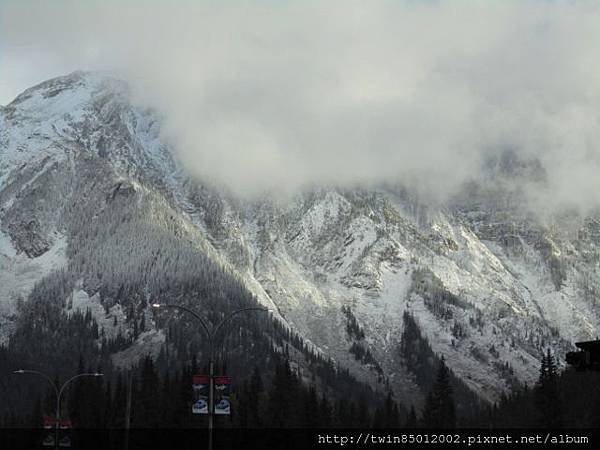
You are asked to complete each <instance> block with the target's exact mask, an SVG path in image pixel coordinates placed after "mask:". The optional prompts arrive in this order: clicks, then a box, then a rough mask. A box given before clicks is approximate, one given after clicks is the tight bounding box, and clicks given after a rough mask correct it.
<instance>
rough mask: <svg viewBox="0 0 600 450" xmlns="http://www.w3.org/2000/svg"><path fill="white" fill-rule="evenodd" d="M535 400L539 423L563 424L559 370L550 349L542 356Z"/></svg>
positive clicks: (547, 424) (547, 425)
mask: <svg viewBox="0 0 600 450" xmlns="http://www.w3.org/2000/svg"><path fill="white" fill-rule="evenodd" d="M535 402H536V406H537V409H538V420H539V425H541V426H545V427H548V428H559V427H560V426H561V425H562V418H561V401H560V393H559V388H558V371H557V367H556V361H555V359H554V355H552V353H551V352H550V349H548V350H547V352H546V355H545V356H542V362H541V366H540V376H539V379H538V382H537V384H536V386H535Z"/></svg>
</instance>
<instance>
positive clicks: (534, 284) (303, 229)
mask: <svg viewBox="0 0 600 450" xmlns="http://www.w3.org/2000/svg"><path fill="white" fill-rule="evenodd" d="M503 161H504V162H502V163H498V164H500V165H501V166H502V170H501V172H502V176H509V177H510V176H513V175H514V174H515V173H516V174H517V175H518V176H526V177H527V176H529V175H530V174H531V173H534V174H536V173H539V170H541V169H539V168H538V169H536V164H535V163H521V162H519V161H515V160H514V158H513V157H508V158H507V159H505V160H503ZM511 164H513V165H516V166H517V169H518V170H516V171H513V170H512V169H511V170H509V169H510V167H509V166H510V165H511ZM524 164H525V165H526V166H527V164H529V166H531V167H533V169H531V170H533V172H531V170H530V169H526V168H525V169H523V167H524ZM529 166H527V167H529ZM536 176H537V175H536ZM534 178H535V177H534ZM540 179H543V177H542V178H540ZM533 181H534V182H537V181H538V179H537V178H535V179H534V180H533ZM519 195H521V192H520V191H519V190H518V189H512V187H510V188H509V189H504V186H501V187H497V186H495V185H493V184H492V185H489V186H484V185H482V184H481V183H479V184H476V185H471V187H469V186H465V189H464V190H463V191H462V192H461V193H460V194H458V195H457V196H455V197H454V198H452V199H451V200H450V201H448V202H446V204H444V205H442V206H441V207H439V206H438V207H433V206H430V205H428V204H426V203H425V202H423V201H420V200H419V198H418V196H417V195H416V193H415V192H414V191H411V189H410V186H408V187H403V186H383V185H382V186H381V187H372V188H368V189H367V188H357V189H348V188H341V187H328V188H325V187H323V188H315V189H310V190H306V191H303V192H299V193H297V194H295V195H294V196H292V198H290V199H289V201H287V202H285V203H284V204H281V202H276V201H271V200H270V199H268V198H261V199H243V198H237V197H236V196H235V195H234V194H232V193H227V192H226V190H225V189H219V188H218V187H215V186H214V185H210V184H207V183H203V182H202V180H197V179H194V178H193V177H191V176H189V175H188V174H186V172H185V169H184V165H183V164H182V163H181V162H180V161H178V160H177V157H176V154H174V153H173V152H172V149H171V148H170V147H169V146H168V145H167V144H166V143H164V142H163V141H162V139H161V129H160V119H159V118H158V117H157V116H156V114H155V113H153V112H152V111H150V110H147V109H143V108H139V107H136V106H134V105H133V104H132V103H131V102H130V99H129V98H128V97H127V89H126V85H125V84H123V83H121V82H118V81H115V80H114V79H112V78H105V77H103V76H100V75H97V74H93V73H85V72H75V73H73V74H71V75H68V76H66V77H59V78H56V79H54V80H49V81H47V82H44V83H41V84H39V85H37V86H35V87H33V88H30V89H28V90H26V91H25V92H24V93H23V94H21V95H19V96H18V97H17V98H16V99H15V100H14V101H13V102H11V103H10V104H9V105H7V106H6V107H4V108H3V109H2V110H0V244H1V245H0V262H1V263H2V267H3V272H4V273H3V275H2V276H3V278H4V279H5V280H12V282H10V283H9V282H6V284H5V285H4V286H3V288H2V291H1V292H0V335H1V336H3V338H4V339H8V334H10V329H11V327H10V323H11V321H12V319H11V317H13V315H14V314H15V312H14V305H15V302H16V298H17V297H19V296H20V297H27V295H28V294H29V292H30V290H31V288H32V284H33V283H32V282H31V280H30V282H29V283H27V284H26V285H25V286H24V287H21V288H17V287H16V284H17V283H16V282H15V280H20V279H22V275H20V274H22V273H23V271H25V272H27V271H30V272H31V273H32V274H34V275H35V276H33V277H32V280H34V281H35V280H38V279H40V277H44V276H48V274H50V273H51V272H52V270H54V269H56V268H57V267H60V266H61V265H62V266H66V265H69V264H74V261H76V260H78V259H77V258H81V254H82V253H81V250H77V246H78V242H88V240H89V239H90V238H89V236H88V237H86V236H87V234H86V233H88V234H89V233H90V230H92V229H98V230H99V231H98V232H99V233H101V234H102V233H105V234H106V233H108V230H110V229H113V228H114V229H123V230H125V232H126V235H128V236H129V239H132V240H134V241H135V240H136V239H138V238H137V237H136V236H135V233H129V232H128V231H127V230H126V227H124V226H122V223H126V221H127V220H133V221H132V223H136V222H135V221H136V220H137V221H140V220H141V221H142V222H144V223H147V224H149V226H151V227H156V229H157V230H159V235H161V236H162V235H163V233H164V236H170V237H174V238H175V239H179V240H181V239H183V240H184V241H185V242H187V243H188V244H186V245H192V246H196V247H197V249H198V250H197V251H198V252H200V253H203V254H206V255H208V257H209V258H211V259H212V260H214V261H216V262H217V263H218V264H219V265H220V266H222V267H225V268H226V270H229V271H231V272H232V273H233V274H234V275H235V277H237V278H238V279H239V280H240V282H241V283H242V284H243V285H244V286H245V287H246V288H247V289H249V291H250V292H252V293H253V294H254V295H255V296H256V298H257V299H258V301H259V302H261V303H262V304H264V305H267V306H269V307H270V308H272V309H275V310H276V311H278V314H279V316H280V318H281V320H283V321H284V322H285V323H286V324H287V325H288V326H289V327H290V328H291V329H293V330H294V331H296V332H298V333H299V335H300V336H302V337H303V338H304V339H305V340H306V341H307V342H308V343H309V344H310V345H312V346H314V348H315V349H316V350H317V351H319V352H320V353H322V354H324V355H327V356H329V357H331V358H333V359H334V360H335V361H336V363H337V364H338V365H339V366H340V367H343V368H348V369H349V370H350V371H351V373H353V374H354V375H355V376H357V377H358V378H359V379H362V380H365V381H367V382H369V383H373V384H374V385H376V386H380V388H381V389H383V388H384V387H385V386H388V385H389V386H390V387H391V388H392V389H393V390H394V391H395V392H396V393H397V394H398V395H399V397H400V398H401V399H403V400H404V399H406V400H407V401H410V402H413V403H415V404H417V405H418V404H420V403H421V402H422V398H423V392H422V390H423V389H422V387H420V386H419V379H418V377H417V376H416V375H415V373H414V372H413V371H412V370H411V367H410V366H408V365H407V364H406V361H405V360H403V357H402V355H401V352H400V348H401V345H402V342H401V338H402V332H403V329H404V326H405V325H404V324H405V321H404V319H403V317H404V314H405V313H408V314H410V315H411V317H413V318H414V321H415V323H416V324H417V325H418V327H419V328H420V330H421V332H422V334H423V336H425V337H426V339H427V340H428V341H429V343H430V344H431V347H432V349H433V351H434V352H435V353H439V354H444V355H445V356H446V361H447V363H448V365H449V367H450V368H451V369H452V370H453V372H454V373H455V374H456V376H457V377H458V378H459V379H461V380H462V381H463V382H465V383H466V385H467V386H468V387H469V388H470V389H472V390H473V391H474V392H476V393H477V394H478V395H479V396H481V397H482V398H484V399H486V400H489V401H494V400H496V399H498V398H499V397H500V396H501V394H502V393H503V392H504V391H506V390H510V389H511V388H512V387H513V386H514V384H515V383H528V384H532V382H533V381H534V380H535V379H536V377H537V372H538V368H539V364H538V360H539V357H540V356H541V354H542V353H543V351H544V350H545V348H546V347H551V348H552V349H553V351H554V352H555V353H556V354H558V355H559V356H560V355H561V354H562V353H563V352H565V351H566V350H568V349H570V347H571V346H572V343H573V341H575V340H583V339H587V338H593V337H595V335H596V334H597V332H598V331H597V330H598V325H597V323H598V318H599V317H600V308H599V307H598V304H597V301H596V300H595V299H596V294H597V293H598V292H600V274H599V272H598V267H599V263H598V261H599V258H598V255H599V253H598V244H599V242H598V237H599V236H600V234H599V233H598V230H600V226H599V225H598V223H600V222H599V221H598V219H597V217H595V216H590V217H576V218H575V219H573V220H572V222H574V223H576V225H577V226H576V227H575V229H576V230H577V233H576V234H575V236H573V233H572V231H571V230H570V228H566V227H565V228H561V227H558V226H557V225H556V223H554V224H550V225H545V224H543V223H541V220H540V219H538V218H536V217H535V216H534V215H531V214H527V213H524V212H523V211H521V210H520V209H519V207H518V204H519V203H518V202H517V201H516V199H518V198H519ZM115 205H120V206H119V208H120V209H119V208H117V206H115ZM106 211H112V213H111V214H109V215H107V213H106ZM116 217H119V219H118V220H123V221H125V222H115V220H117V219H115V218H116ZM95 218H98V219H97V220H100V221H101V220H106V222H105V223H104V222H103V223H104V225H103V226H105V227H106V229H105V230H104V231H103V230H102V228H97V227H96V225H93V222H94V220H96V219H95ZM90 220H91V222H90ZM93 227H96V228H93ZM111 227H112V228H111ZM106 236H107V239H108V238H109V237H110V233H108V234H106ZM170 237H169V239H170ZM94 239H96V238H94ZM92 248H94V249H100V248H101V244H100V243H96V244H94V246H93V247H92ZM49 255H50V256H52V255H54V256H52V258H48V256H49ZM78 255H79V256H78ZM122 257H123V258H126V254H125V253H123V254H122ZM2 258H3V259H4V261H2ZM44 258H46V259H49V262H48V263H46V265H44V264H41V263H40V261H43V260H44ZM53 258H54V259H53ZM87 258H89V259H87ZM94 258H97V257H96V256H94V253H91V254H89V255H87V256H86V259H85V261H84V262H78V263H77V264H78V266H81V267H82V268H83V269H82V270H83V273H88V272H89V273H88V275H86V276H91V275H90V273H91V272H93V270H92V267H93V266H94V265H95V264H96V263H95V262H94ZM112 258H113V257H112V256H110V255H109V256H108V259H107V261H113V259H112ZM78 261H79V260H78ZM98 261H100V258H98ZM111 264H112V263H110V262H109V263H107V265H106V268H105V269H102V270H103V271H104V272H106V271H110V265H111ZM36 266H38V269H37V270H36V269H35V267H36ZM15 267H18V271H17V270H16V269H14V268H15ZM131 267H132V270H134V269H135V270H137V269H139V268H140V267H138V266H136V264H131ZM104 272H101V273H102V274H103V275H102V277H101V279H103V280H106V279H108V278H110V277H108V276H107V275H106V273H104ZM86 276H84V283H83V285H82V286H83V291H86V290H87V291H89V294H91V295H89V298H90V300H86V302H90V301H91V302H94V301H96V302H97V301H98V299H97V298H96V300H92V299H94V291H95V289H96V287H94V283H91V282H90V279H91V278H90V279H88V280H87V281H86V280H85V278H86ZM103 282H106V281H101V282H100V285H101V284H102V283H103ZM86 283H88V285H86ZM7 286H8V287H7ZM152 289H153V288H149V290H150V291H152ZM86 295H87V294H86ZM86 302H84V303H86ZM86 304H88V303H86ZM348 311H350V313H348ZM350 317H354V321H352V319H351V318H350ZM150 323H151V321H150ZM349 323H352V324H355V325H353V326H355V327H356V326H357V327H359V328H360V329H361V330H362V333H363V334H364V336H363V337H360V338H359V337H358V336H362V334H360V333H359V334H358V335H356V334H352V333H350V332H349V331H348V330H349V329H352V327H350V328H348V327H349V325H348V324H349ZM106 326H107V327H109V325H108V324H107V325H106ZM5 329H6V330H8V331H6V332H4V331H3V330H5ZM156 333H160V330H156ZM156 346H157V347H158V346H160V340H159V341H157V342H156ZM359 349H362V350H359ZM367 350H368V354H369V355H370V356H369V357H368V358H366V356H365V355H366V354H367ZM131 353H132V354H137V353H136V352H135V351H132V352H131ZM507 367H509V369H507Z"/></svg>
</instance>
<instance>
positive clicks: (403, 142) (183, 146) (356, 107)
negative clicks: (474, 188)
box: [0, 0, 600, 208]
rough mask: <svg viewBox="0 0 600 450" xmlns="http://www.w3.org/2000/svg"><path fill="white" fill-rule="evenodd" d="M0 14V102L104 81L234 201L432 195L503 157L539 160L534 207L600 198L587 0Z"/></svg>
mask: <svg viewBox="0 0 600 450" xmlns="http://www.w3.org/2000/svg"><path fill="white" fill-rule="evenodd" d="M174 4H175V5H176V6H173V5H174ZM0 5H1V6H0V104H7V103H8V102H10V100H11V99H12V98H14V97H15V96H16V95H17V94H18V93H19V92H20V91H22V90H23V89H25V88H27V87H29V86H31V85H33V84H35V83H37V82H40V81H42V80H44V79H47V78H50V77H53V76H57V75H61V74H66V73H69V72H71V71H73V70H77V69H87V70H107V71H111V72H114V73H117V74H119V76H121V77H124V78H126V79H128V80H129V81H130V83H131V85H132V87H133V88H134V91H135V92H136V101H138V102H140V103H143V104H147V105H151V106H154V107H156V108H158V109H160V110H161V111H162V112H163V113H164V114H165V118H166V119H165V121H166V123H165V138H166V139H169V140H171V141H172V142H174V143H175V145H176V148H177V149H178V150H179V152H180V154H181V155H182V157H183V158H184V160H185V161H186V163H187V164H188V165H189V167H190V168H191V169H192V170H194V171H196V172H197V173H199V174H200V175H202V176H207V177H212V178H213V179H215V180H217V181H221V182H225V183H227V184H228V185H230V186H231V187H233V188H234V189H236V190H238V191H239V192H255V191H257V190H261V189H265V188H272V187H276V188H285V189H294V188H296V187H298V186H301V185H304V184H306V183H324V182H325V183H332V182H333V183H341V184H348V183H356V182H363V183H372V182H378V181H381V180H396V179H400V180H403V181H408V180H410V182H411V183H418V184H419V185H421V186H423V189H425V190H428V191H430V192H431V193H432V195H435V196H438V197H439V196H443V195H444V194H445V193H447V192H449V191H452V190H453V189H454V188H455V187H456V186H457V185H458V184H460V183H461V182H463V181H464V180H465V179H468V178H469V177H471V176H473V174H475V173H477V172H478V168H479V166H480V164H481V161H482V159H484V158H485V157H486V156H487V155H489V154H490V153H493V152H498V151H500V150H501V149H506V148H511V149H513V150H515V151H516V152H517V153H518V154H520V155H522V156H523V157H527V158H530V157H531V158H533V157H535V158H539V159H540V160H541V161H542V163H543V165H544V167H545V168H546V170H547V172H548V175H549V185H548V186H547V190H546V191H545V194H544V195H546V196H547V197H546V198H551V199H552V201H553V202H557V203H560V202H571V203H573V202H574V203H576V204H578V205H580V206H582V207H586V208H588V207H590V206H593V205H595V204H596V203H597V201H598V200H599V199H600V193H599V192H600V176H598V175H600V151H599V148H598V143H600V126H599V125H600V121H599V119H600V111H599V105H600V102H599V100H600V26H599V24H600V9H599V6H598V5H599V3H598V2H593V1H549V0H531V1H527V0H521V1H509V0H499V1H493V0H485V1H476V0H469V1H458V0H457V1H417V0H413V1H360V2H355V1H351V0H345V1H314V2H310V1H307V0H303V1H298V2H292V1H285V2H280V1H275V0H273V1H253V2H250V1H238V2H233V1H230V2H206V3H202V2H199V1H189V2H186V1H177V2H173V1H166V0H165V1H157V0H155V1H148V0H145V1H143V2H142V1H139V2H138V1H129V2H127V1H124V0H119V1H111V0H102V1H97V2H94V1H92V0H89V1H81V0H77V1H61V0H54V1H51V0H48V1H41V0H40V1H33V0H14V1H11V0H0Z"/></svg>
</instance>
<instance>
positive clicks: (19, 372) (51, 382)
mask: <svg viewBox="0 0 600 450" xmlns="http://www.w3.org/2000/svg"><path fill="white" fill-rule="evenodd" d="M13 373H14V374H18V375H22V374H31V375H39V376H40V377H42V378H44V379H46V381H48V383H50V385H51V386H52V388H53V389H54V392H55V393H56V395H57V396H58V394H59V392H60V391H59V389H58V387H57V386H56V383H54V381H52V378H50V377H49V376H48V375H46V374H45V373H43V372H38V371H37V370H24V369H19V370H15V371H14V372H13Z"/></svg>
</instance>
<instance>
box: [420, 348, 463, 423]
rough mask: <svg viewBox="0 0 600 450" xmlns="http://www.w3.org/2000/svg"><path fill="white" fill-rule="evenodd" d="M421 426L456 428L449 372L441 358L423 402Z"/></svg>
mask: <svg viewBox="0 0 600 450" xmlns="http://www.w3.org/2000/svg"><path fill="white" fill-rule="evenodd" d="M423 425H425V426H426V427H431V428H454V427H455V426H456V409H455V405H454V396H453V389H452V386H451V384H450V370H449V369H448V367H447V366H446V363H445V361H444V358H443V357H442V358H441V360H440V366H439V368H438V372H437V376H436V380H435V382H434V384H433V388H432V389H431V392H430V393H429V395H428V396H427V401H426V402H425V408H424V410H423Z"/></svg>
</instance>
